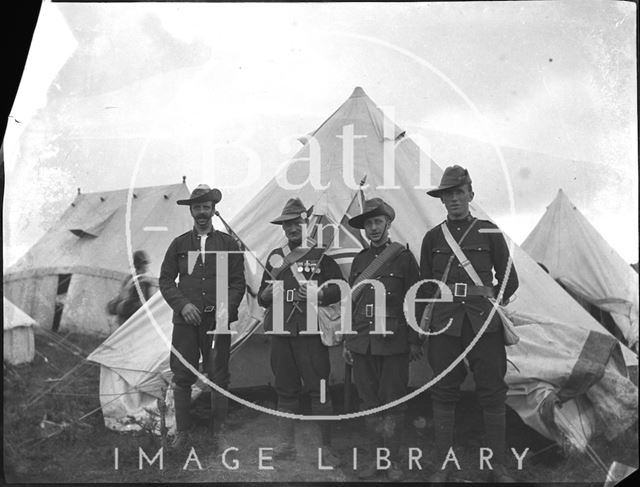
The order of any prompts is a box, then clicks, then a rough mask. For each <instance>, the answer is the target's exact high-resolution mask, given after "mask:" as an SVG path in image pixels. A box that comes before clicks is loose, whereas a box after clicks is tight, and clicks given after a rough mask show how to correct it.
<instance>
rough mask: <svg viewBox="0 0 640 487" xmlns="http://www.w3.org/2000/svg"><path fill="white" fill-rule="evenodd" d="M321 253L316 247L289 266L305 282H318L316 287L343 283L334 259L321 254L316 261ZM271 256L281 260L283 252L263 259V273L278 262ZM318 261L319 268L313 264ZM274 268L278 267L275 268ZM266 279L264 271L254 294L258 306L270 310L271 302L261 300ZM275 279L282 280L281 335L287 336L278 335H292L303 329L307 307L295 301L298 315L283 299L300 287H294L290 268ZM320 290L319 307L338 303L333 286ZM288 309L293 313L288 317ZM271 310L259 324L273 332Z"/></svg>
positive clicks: (338, 293)
mask: <svg viewBox="0 0 640 487" xmlns="http://www.w3.org/2000/svg"><path fill="white" fill-rule="evenodd" d="M323 252H324V249H322V248H317V247H316V248H312V249H311V250H310V251H309V252H308V253H307V254H306V255H305V256H304V257H302V258H301V259H300V260H299V261H298V262H295V263H293V264H292V266H297V267H298V269H299V270H300V271H301V273H302V275H303V276H304V278H305V279H306V280H316V281H317V282H318V286H319V285H321V284H322V283H323V282H325V281H328V280H330V279H341V280H344V277H343V276H342V272H341V271H340V267H339V266H338V264H337V263H336V261H335V260H333V259H332V258H331V257H329V256H328V255H326V254H325V256H324V257H322V260H321V261H320V257H321V256H322V253H323ZM274 255H278V256H280V257H282V258H284V252H283V250H282V248H277V249H274V250H272V251H271V253H270V254H269V257H268V258H267V265H266V267H267V270H269V271H271V270H272V269H273V268H274V265H273V264H272V262H273V260H279V259H273V257H272V256H274ZM318 262H320V268H319V269H318V265H317V264H318ZM275 267H279V265H276V266H275ZM269 280H271V277H270V276H269V274H267V272H264V274H263V276H262V283H261V284H260V291H259V292H258V303H259V304H260V306H262V307H264V308H271V306H272V304H273V303H272V301H271V300H269V301H266V300H264V299H262V297H261V296H262V291H264V289H265V288H266V287H267V286H268V285H269V283H268V282H267V281H269ZM278 280H279V281H283V288H284V299H283V300H284V312H283V320H284V330H285V332H289V334H288V335H286V334H285V335H282V336H296V335H298V334H299V333H300V332H301V331H303V330H306V329H307V308H306V306H307V303H306V301H299V302H298V303H297V305H298V307H299V308H300V309H301V310H302V312H300V311H298V310H297V309H296V308H295V307H294V303H293V302H291V301H287V299H286V295H287V291H297V290H298V288H299V287H300V286H299V285H298V281H297V280H296V278H295V277H294V275H293V273H292V272H291V267H289V268H287V269H285V270H283V271H282V272H281V273H280V274H279V275H278ZM323 289H324V295H323V299H322V301H320V300H319V304H321V305H326V304H332V303H335V302H337V301H339V300H340V290H339V288H338V286H337V285H327V286H326V287H324V288H323ZM292 310H293V314H292ZM271 311H272V310H269V312H267V313H266V314H265V319H264V323H263V326H264V329H265V331H272V330H273V321H272V319H273V318H272V316H273V314H272V313H271ZM290 315H291V318H290V319H289V321H288V322H287V318H289V316H290Z"/></svg>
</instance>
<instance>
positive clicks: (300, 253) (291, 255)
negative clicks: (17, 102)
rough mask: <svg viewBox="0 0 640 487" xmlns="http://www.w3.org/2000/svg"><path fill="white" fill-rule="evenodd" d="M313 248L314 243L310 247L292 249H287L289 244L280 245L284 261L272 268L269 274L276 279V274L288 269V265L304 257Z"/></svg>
mask: <svg viewBox="0 0 640 487" xmlns="http://www.w3.org/2000/svg"><path fill="white" fill-rule="evenodd" d="M314 248H315V245H314V246H312V247H306V248H303V247H296V248H295V249H293V250H291V251H290V250H289V245H288V244H285V245H284V246H283V247H282V253H283V254H284V262H283V263H282V265H281V266H280V267H278V268H276V269H272V270H271V276H272V277H273V279H277V278H278V276H279V275H280V274H281V273H282V272H283V271H284V270H286V269H288V268H289V267H291V265H292V264H293V263H294V262H296V261H298V260H300V259H302V258H304V257H305V256H306V255H307V254H308V253H309V252H311V251H312V250H313V249H314Z"/></svg>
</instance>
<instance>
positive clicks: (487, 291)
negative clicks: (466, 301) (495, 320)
mask: <svg viewBox="0 0 640 487" xmlns="http://www.w3.org/2000/svg"><path fill="white" fill-rule="evenodd" d="M447 287H448V288H449V289H451V292H452V293H453V297H455V298H466V297H467V296H484V297H486V298H493V297H494V294H493V288H492V287H491V286H474V285H472V284H467V283H466V282H456V283H455V284H447Z"/></svg>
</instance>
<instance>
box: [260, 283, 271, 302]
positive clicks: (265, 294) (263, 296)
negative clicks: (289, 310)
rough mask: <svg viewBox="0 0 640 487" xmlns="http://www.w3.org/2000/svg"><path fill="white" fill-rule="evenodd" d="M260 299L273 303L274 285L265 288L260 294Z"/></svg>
mask: <svg viewBox="0 0 640 487" xmlns="http://www.w3.org/2000/svg"><path fill="white" fill-rule="evenodd" d="M260 298H261V299H262V300H263V301H266V302H271V301H273V284H269V285H268V286H267V287H265V288H264V290H263V291H262V292H261V293H260Z"/></svg>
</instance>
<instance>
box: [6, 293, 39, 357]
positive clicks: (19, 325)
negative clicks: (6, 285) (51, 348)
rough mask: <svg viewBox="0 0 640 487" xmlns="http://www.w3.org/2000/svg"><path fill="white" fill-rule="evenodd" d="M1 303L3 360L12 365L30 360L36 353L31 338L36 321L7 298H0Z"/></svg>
mask: <svg viewBox="0 0 640 487" xmlns="http://www.w3.org/2000/svg"><path fill="white" fill-rule="evenodd" d="M2 305H3V315H2V317H3V324H2V329H3V334H2V341H3V342H4V344H3V346H2V348H3V355H2V358H3V360H4V361H5V362H7V363H10V364H12V365H19V364H24V363H28V362H31V361H32V360H33V357H34V356H35V353H36V348H35V342H34V338H33V327H34V326H35V325H36V321H35V320H34V319H33V318H31V316H29V315H27V313H25V312H24V311H22V310H21V309H20V308H18V307H17V306H16V305H15V304H13V303H12V302H11V301H9V300H8V299H7V298H4V297H3V298H2Z"/></svg>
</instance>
